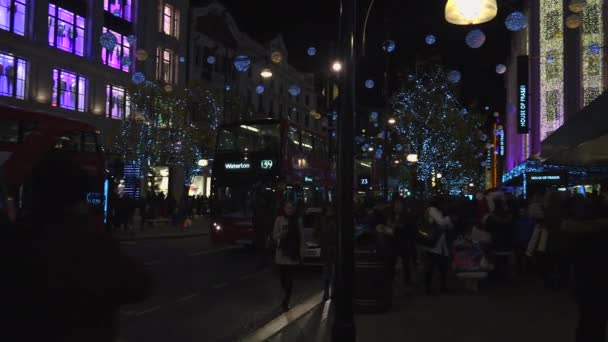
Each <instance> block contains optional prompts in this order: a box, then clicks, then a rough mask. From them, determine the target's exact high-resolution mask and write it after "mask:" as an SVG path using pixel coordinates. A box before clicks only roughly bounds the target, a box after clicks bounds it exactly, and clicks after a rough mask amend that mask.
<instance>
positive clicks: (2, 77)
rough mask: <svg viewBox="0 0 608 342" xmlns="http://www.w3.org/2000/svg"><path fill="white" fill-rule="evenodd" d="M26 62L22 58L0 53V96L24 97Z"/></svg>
mask: <svg viewBox="0 0 608 342" xmlns="http://www.w3.org/2000/svg"><path fill="white" fill-rule="evenodd" d="M26 71H27V62H26V61H25V60H24V59H21V58H16V57H13V56H12V55H9V54H3V53H0V96H7V97H14V98H17V99H21V100H23V99H24V98H25V83H26V82H25V81H26Z"/></svg>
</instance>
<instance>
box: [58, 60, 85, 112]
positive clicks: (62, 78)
mask: <svg viewBox="0 0 608 342" xmlns="http://www.w3.org/2000/svg"><path fill="white" fill-rule="evenodd" d="M86 88H87V79H86V78H85V77H82V76H80V75H77V74H75V73H72V72H69V71H65V70H59V69H54V70H53V102H52V105H53V106H56V107H61V108H65V109H70V110H77V111H79V112H84V108H85V98H86V90H87V89H86Z"/></svg>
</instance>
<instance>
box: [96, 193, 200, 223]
mask: <svg viewBox="0 0 608 342" xmlns="http://www.w3.org/2000/svg"><path fill="white" fill-rule="evenodd" d="M108 203H109V210H108V211H109V212H108V222H109V224H108V227H109V229H110V230H111V231H113V232H121V231H122V232H127V231H135V230H137V229H139V230H140V231H144V230H145V229H146V225H151V224H152V223H153V222H155V221H158V220H162V221H167V222H169V223H170V224H171V225H172V226H174V227H182V228H183V227H184V224H187V223H186V222H185V221H186V220H187V219H188V220H191V219H192V217H193V216H196V215H205V214H206V213H207V211H208V208H209V199H208V198H207V197H206V196H203V195H200V196H188V197H187V198H185V199H182V200H181V201H177V200H176V199H175V198H174V197H173V196H167V195H166V194H165V193H163V192H162V191H161V192H158V193H155V192H150V193H149V194H148V195H147V196H146V197H143V196H142V197H140V198H139V199H135V198H133V197H130V196H127V195H126V194H121V195H119V194H118V193H113V194H112V197H111V198H110V201H109V202H108ZM136 218H138V219H136Z"/></svg>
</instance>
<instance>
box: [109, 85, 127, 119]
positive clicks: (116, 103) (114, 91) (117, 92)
mask: <svg viewBox="0 0 608 342" xmlns="http://www.w3.org/2000/svg"><path fill="white" fill-rule="evenodd" d="M106 115H108V117H110V118H112V119H128V118H129V117H131V99H130V98H129V94H127V93H126V92H125V88H122V87H117V86H113V85H108V86H106Z"/></svg>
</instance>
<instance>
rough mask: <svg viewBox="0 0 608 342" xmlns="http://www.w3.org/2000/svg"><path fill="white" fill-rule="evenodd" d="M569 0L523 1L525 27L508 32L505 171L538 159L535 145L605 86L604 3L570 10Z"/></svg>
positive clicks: (595, 1)
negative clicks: (531, 159)
mask: <svg viewBox="0 0 608 342" xmlns="http://www.w3.org/2000/svg"><path fill="white" fill-rule="evenodd" d="M570 3H571V1H568V0H563V1H562V0H560V1H554V0H538V1H526V2H525V13H526V15H527V17H528V26H527V27H526V28H525V29H524V30H522V31H519V32H516V33H514V34H513V39H512V42H511V51H512V52H511V56H510V60H509V70H508V73H507V77H506V84H505V86H506V92H507V108H506V112H507V120H506V144H507V146H506V147H507V151H506V159H505V171H510V170H511V169H513V168H515V167H516V166H518V165H519V164H521V163H523V162H524V161H526V160H527V159H529V158H534V157H540V155H541V152H542V151H541V143H542V142H543V141H544V140H546V139H547V138H548V137H549V136H550V135H551V134H552V133H553V132H555V131H556V130H558V129H559V128H560V127H562V126H563V125H564V124H566V123H567V122H568V121H569V120H570V119H572V118H573V117H575V116H576V115H577V113H579V112H580V111H581V110H582V109H583V108H585V107H586V106H587V105H589V104H590V103H591V102H592V101H593V100H595V99H596V98H597V97H598V96H600V94H602V93H603V92H604V91H605V90H606V87H607V86H608V69H607V66H606V63H605V61H606V57H608V51H607V49H606V48H605V47H606V38H607V35H606V32H607V30H606V28H607V26H606V22H607V20H608V19H607V15H606V14H608V11H607V5H608V4H607V3H606V1H604V0H591V1H587V2H586V6H585V7H584V8H583V9H582V11H581V12H578V10H576V9H575V12H573V11H572V8H571V6H570ZM524 88H525V91H524ZM522 116H524V117H523V118H522ZM522 120H523V121H522ZM522 126H525V127H522Z"/></svg>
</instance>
